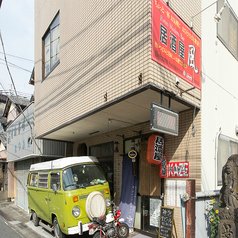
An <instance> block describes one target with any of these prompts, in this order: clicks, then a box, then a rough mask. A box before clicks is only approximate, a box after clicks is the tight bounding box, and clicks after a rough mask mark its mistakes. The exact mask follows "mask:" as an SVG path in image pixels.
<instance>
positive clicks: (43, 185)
mask: <svg viewBox="0 0 238 238" xmlns="http://www.w3.org/2000/svg"><path fill="white" fill-rule="evenodd" d="M45 175H46V177H44V176H45ZM42 180H46V181H42ZM48 184H49V173H39V176H38V188H48V187H49V185H48Z"/></svg>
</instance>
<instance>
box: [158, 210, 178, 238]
mask: <svg viewBox="0 0 238 238" xmlns="http://www.w3.org/2000/svg"><path fill="white" fill-rule="evenodd" d="M160 209H161V210H160V226H159V238H172V235H173V231H172V229H173V220H174V209H173V208H169V207H162V206H161V208H160Z"/></svg>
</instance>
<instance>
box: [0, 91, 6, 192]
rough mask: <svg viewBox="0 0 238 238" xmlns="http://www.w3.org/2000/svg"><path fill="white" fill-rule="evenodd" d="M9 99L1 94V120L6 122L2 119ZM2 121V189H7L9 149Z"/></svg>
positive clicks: (0, 146) (0, 167) (0, 140)
mask: <svg viewBox="0 0 238 238" xmlns="http://www.w3.org/2000/svg"><path fill="white" fill-rule="evenodd" d="M6 101H7V95H4V94H1V95H0V115H1V121H2V123H3V122H4V119H2V115H3V111H4V108H5V105H6ZM2 123H0V191H3V190H5V189H6V182H7V179H6V172H5V171H6V170H5V168H6V164H7V151H6V144H7V143H6V142H7V140H6V138H7V137H6V132H5V129H4V127H3V125H2Z"/></svg>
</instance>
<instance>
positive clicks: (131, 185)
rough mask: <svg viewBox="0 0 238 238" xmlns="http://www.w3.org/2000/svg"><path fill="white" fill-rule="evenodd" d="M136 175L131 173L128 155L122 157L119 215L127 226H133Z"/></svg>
mask: <svg viewBox="0 0 238 238" xmlns="http://www.w3.org/2000/svg"><path fill="white" fill-rule="evenodd" d="M138 159H139V158H138V156H137V157H136V169H137V176H138V166H137V165H138ZM137 176H133V175H132V160H131V158H129V157H128V156H125V157H124V158H123V166H122V190H121V200H120V204H119V209H120V210H121V217H123V218H124V219H125V223H126V224H127V225H128V226H129V227H133V226H134V219H135V212H136V198H137V184H138V179H137Z"/></svg>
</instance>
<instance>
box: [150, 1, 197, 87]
mask: <svg viewBox="0 0 238 238" xmlns="http://www.w3.org/2000/svg"><path fill="white" fill-rule="evenodd" d="M151 25H152V51H151V52H152V55H151V58H152V59H153V60H154V61H155V62H157V63H159V64H160V65H162V66H164V67H165V68H167V69H168V70H170V71H171V72H173V73H175V74H176V75H178V76H179V77H181V78H183V79H184V80H186V81H187V82H189V83H190V84H192V85H193V86H195V87H196V88H198V89H201V74H200V69H201V40H200V38H199V37H198V36H197V35H196V34H195V33H194V32H193V31H192V30H191V29H190V28H189V27H188V26H187V25H186V24H185V23H184V22H183V21H182V20H181V19H180V18H179V17H178V16H177V15H176V14H175V13H174V12H173V11H172V10H171V9H170V8H169V7H168V6H167V5H166V4H165V3H164V1H163V0H152V23H151Z"/></svg>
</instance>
